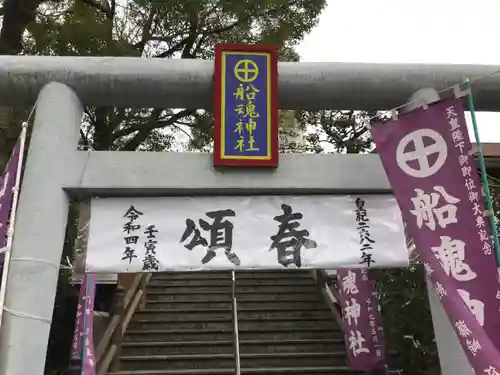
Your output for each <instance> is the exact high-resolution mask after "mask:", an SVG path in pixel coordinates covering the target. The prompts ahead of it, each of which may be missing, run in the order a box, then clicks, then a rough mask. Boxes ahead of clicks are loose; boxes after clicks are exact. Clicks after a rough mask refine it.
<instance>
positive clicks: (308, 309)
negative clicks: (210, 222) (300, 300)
mask: <svg viewBox="0 0 500 375" xmlns="http://www.w3.org/2000/svg"><path fill="white" fill-rule="evenodd" d="M232 316H233V312H232V310H231V305H228V306H226V307H224V308H211V309H208V308H207V309H204V308H203V306H200V308H198V309H190V308H187V309H175V310H174V309H152V308H147V309H144V310H140V311H137V312H136V313H135V314H134V317H133V319H132V321H141V320H149V321H159V320H160V321H195V320H198V321H200V322H202V321H205V320H209V321H214V320H229V319H232ZM318 317H319V318H331V319H332V320H333V319H334V318H333V316H332V314H331V312H330V310H329V309H327V308H326V306H325V307H323V308H322V306H319V307H318V306H317V305H313V304H310V305H306V306H302V307H300V308H299V307H295V308H290V309H288V308H287V307H286V306H284V308H282V307H281V306H279V305H278V306H274V307H268V308H265V309H261V308H259V307H239V306H238V320H242V319H246V318H248V319H256V318H261V319H266V320H269V319H274V320H278V319H280V318H287V319H291V318H302V319H303V318H307V319H316V318H318Z"/></svg>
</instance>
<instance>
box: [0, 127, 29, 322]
mask: <svg viewBox="0 0 500 375" xmlns="http://www.w3.org/2000/svg"><path fill="white" fill-rule="evenodd" d="M27 131H28V122H23V124H22V128H21V134H20V135H19V142H20V144H19V160H18V163H17V171H16V182H15V184H14V191H13V194H12V208H11V211H10V217H9V229H8V230H7V243H6V245H5V255H4V263H3V272H2V281H1V284H0V331H1V328H2V316H3V306H4V303H5V294H6V292H7V277H8V273H9V264H10V255H11V250H12V240H13V238H14V223H15V221H16V211H17V201H18V197H19V188H20V185H21V173H22V169H23V161H24V149H25V145H26V134H27Z"/></svg>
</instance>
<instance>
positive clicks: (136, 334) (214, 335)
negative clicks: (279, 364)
mask: <svg viewBox="0 0 500 375" xmlns="http://www.w3.org/2000/svg"><path fill="white" fill-rule="evenodd" d="M239 328H240V329H239V337H240V340H287V339H317V338H318V339H321V338H331V339H342V340H343V333H342V331H341V330H340V328H339V327H338V326H337V325H332V324H329V325H328V326H325V325H323V324H321V325H317V326H312V327H303V326H288V327H287V326H285V327H274V328H268V327H264V329H261V328H259V327H258V326H257V328H250V329H245V328H242V327H241V326H240V327H239ZM232 339H233V326H232V323H230V324H228V325H227V326H226V327H223V328H215V329H207V328H203V327H202V328H198V329H196V328H192V329H151V328H150V327H147V328H146V329H142V330H136V329H132V328H130V327H129V329H128V330H127V332H126V333H125V337H124V340H125V341H127V342H144V341H148V342H162V341H177V342H182V341H205V340H206V341H224V340H226V341H231V340H232Z"/></svg>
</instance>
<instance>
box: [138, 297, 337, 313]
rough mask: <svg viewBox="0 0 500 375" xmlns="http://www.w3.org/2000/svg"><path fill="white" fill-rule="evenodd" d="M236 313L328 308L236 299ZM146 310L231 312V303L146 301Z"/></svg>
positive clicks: (304, 303) (310, 303)
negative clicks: (215, 310)
mask: <svg viewBox="0 0 500 375" xmlns="http://www.w3.org/2000/svg"><path fill="white" fill-rule="evenodd" d="M237 306H238V311H247V310H265V311H274V310H327V309H328V307H327V306H326V305H325V304H324V303H322V301H317V300H311V301H245V300H244V301H240V300H239V299H238V305H237ZM146 309H151V310H184V309H189V310H191V311H196V310H200V309H203V310H212V309H226V310H227V309H229V310H231V311H232V303H231V301H226V302H224V301H161V300H160V301H158V300H152V301H150V300H148V301H147V304H146Z"/></svg>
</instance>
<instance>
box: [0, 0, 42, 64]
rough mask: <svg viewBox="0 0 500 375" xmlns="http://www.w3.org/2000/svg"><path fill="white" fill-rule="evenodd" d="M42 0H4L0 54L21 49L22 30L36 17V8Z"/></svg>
mask: <svg viewBox="0 0 500 375" xmlns="http://www.w3.org/2000/svg"><path fill="white" fill-rule="evenodd" d="M43 1H44V0H5V1H4V3H3V12H4V13H3V14H4V16H3V20H2V29H1V30H0V55H17V54H19V53H20V52H21V51H22V49H23V44H22V37H23V33H24V30H26V27H27V26H28V24H29V23H30V22H32V21H33V20H34V19H35V17H36V10H37V8H38V6H39V5H40V4H41V3H42V2H43Z"/></svg>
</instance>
